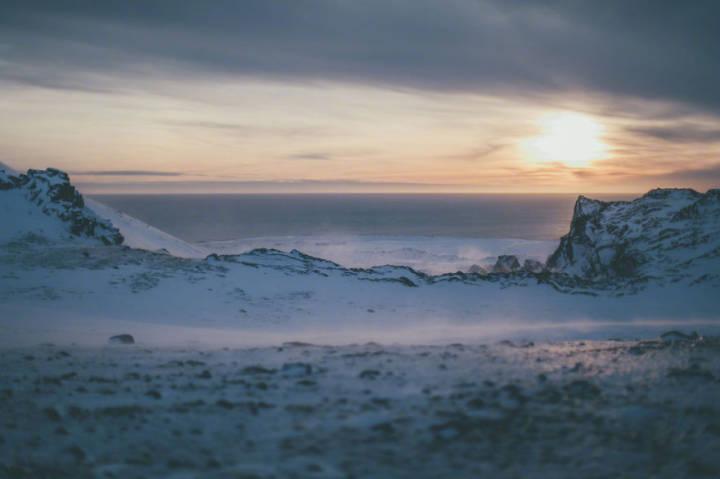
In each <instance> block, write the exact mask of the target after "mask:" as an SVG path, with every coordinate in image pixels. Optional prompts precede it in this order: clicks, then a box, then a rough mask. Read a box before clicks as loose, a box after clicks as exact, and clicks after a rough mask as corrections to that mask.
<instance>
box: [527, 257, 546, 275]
mask: <svg viewBox="0 0 720 479" xmlns="http://www.w3.org/2000/svg"><path fill="white" fill-rule="evenodd" d="M522 269H523V270H524V271H527V272H528V273H534V274H539V273H542V272H543V271H545V264H544V263H541V262H540V261H538V260H536V259H526V260H525V262H524V263H523V266H522Z"/></svg>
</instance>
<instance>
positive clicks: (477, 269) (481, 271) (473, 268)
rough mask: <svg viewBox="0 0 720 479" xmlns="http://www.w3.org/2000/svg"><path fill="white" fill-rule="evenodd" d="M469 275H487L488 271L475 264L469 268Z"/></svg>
mask: <svg viewBox="0 0 720 479" xmlns="http://www.w3.org/2000/svg"><path fill="white" fill-rule="evenodd" d="M468 273H470V274H487V273H488V272H487V270H486V269H485V268H483V267H482V266H480V265H479V264H474V265H472V266H470V268H468Z"/></svg>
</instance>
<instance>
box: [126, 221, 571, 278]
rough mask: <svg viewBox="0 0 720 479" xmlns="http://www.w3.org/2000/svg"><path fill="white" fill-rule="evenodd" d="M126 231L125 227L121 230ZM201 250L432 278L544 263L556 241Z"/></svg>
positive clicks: (331, 238)
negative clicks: (391, 269) (264, 253)
mask: <svg viewBox="0 0 720 479" xmlns="http://www.w3.org/2000/svg"><path fill="white" fill-rule="evenodd" d="M121 230H122V228H121ZM199 246H201V247H203V248H204V249H206V250H207V251H208V252H213V253H218V254H226V255H229V254H240V253H245V252H247V251H250V250H252V249H255V248H274V249H278V250H281V251H291V250H299V251H302V252H304V253H307V254H310V255H312V256H316V257H319V258H325V259H328V260H330V261H334V262H336V263H339V264H341V265H343V266H347V267H349V268H370V267H372V266H379V265H385V264H393V265H402V266H409V267H411V268H413V269H415V270H417V271H422V272H424V273H428V274H443V273H454V272H456V271H468V270H469V269H470V268H471V267H472V265H478V266H483V267H485V268H486V269H492V266H493V265H494V264H495V261H496V260H497V258H498V257H499V256H501V255H515V256H517V257H518V259H519V260H520V261H521V262H522V261H523V260H525V259H534V260H540V261H542V262H545V260H546V259H547V257H548V256H549V255H550V253H552V252H553V250H554V249H555V248H556V247H557V241H537V240H523V239H513V238H453V237H442V236H434V237H427V236H379V235H364V236H338V235H327V236H322V237H312V236H287V237H277V236H275V237H258V238H246V239H241V240H232V241H215V242H205V243H202V244H200V245H199Z"/></svg>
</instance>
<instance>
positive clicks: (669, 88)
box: [0, 0, 720, 113]
mask: <svg viewBox="0 0 720 479" xmlns="http://www.w3.org/2000/svg"><path fill="white" fill-rule="evenodd" d="M719 15H720V3H718V2H716V1H714V0H695V1H693V2H678V1H676V0H657V1H654V2H652V4H648V3H647V2H628V1H625V0H607V1H602V2H577V1H573V0H548V1H545V2H533V1H527V0H485V1H476V0H447V1H444V2H437V1H435V0H397V1H393V2H387V1H384V0H364V1H362V2H353V1H345V0H298V1H293V2H278V1H272V0H245V1H243V2H237V1H233V0H216V1H213V2H176V1H174V0H155V1H153V2H143V3H142V4H138V3H136V2H123V1H103V2H97V1H94V0H69V1H64V2H57V1H55V0H45V1H42V0H38V1H32V2H3V4H2V6H0V44H2V45H4V48H2V49H0V59H2V60H3V61H5V62H8V63H7V64H8V65H10V67H8V68H2V70H0V78H4V79H6V80H12V81H16V82H22V83H29V84H39V85H44V86H54V87H56V88H79V89H90V90H92V89H96V88H97V89H101V90H102V89H104V88H120V89H122V88H125V87H127V86H128V85H127V77H128V76H130V77H133V78H138V79H145V78H148V77H150V78H158V77H162V76H170V77H175V78H188V77H191V76H192V75H205V76H210V77H214V76H227V75H231V76H232V75H235V76H252V77H263V78H274V79H280V80H284V81H307V80H325V81H340V82H355V83H362V84H381V85H387V86H393V87H397V88H413V89H418V88H420V89H430V90H439V91H450V92H454V91H463V92H482V93H503V92H510V93H515V94H525V93H531V94H536V93H566V92H569V91H576V92H594V93H600V94H607V95H610V96H621V97H638V98H644V99H651V100H658V99H659V100H665V101H670V102H678V103H682V104H687V105H691V106H692V107H693V108H696V109H702V110H709V111H713V112H714V113H720V89H719V88H717V85H718V84H720V29H718V28H717V22H716V19H717V18H718V16H719ZM150 66H151V67H150Z"/></svg>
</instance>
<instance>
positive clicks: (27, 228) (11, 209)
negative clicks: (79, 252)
mask: <svg viewBox="0 0 720 479" xmlns="http://www.w3.org/2000/svg"><path fill="white" fill-rule="evenodd" d="M0 219H1V221H2V229H1V230H0V243H6V242H9V241H13V240H17V239H20V238H27V237H38V238H42V240H44V241H50V242H57V241H68V240H72V239H78V238H81V239H84V240H90V241H99V242H101V243H103V244H106V245H117V244H121V243H122V241H123V237H122V235H121V234H120V232H119V231H118V229H117V228H115V227H114V226H113V225H112V223H110V222H109V221H108V220H106V219H103V218H100V217H99V216H97V215H96V214H95V213H93V212H92V211H91V210H89V209H88V208H86V207H85V201H84V199H83V197H82V195H80V193H78V191H77V190H76V189H75V187H74V186H72V185H71V184H70V179H69V178H68V176H67V174H65V173H64V172H62V171H60V170H56V169H54V168H48V169H46V170H42V171H41V170H28V172H27V173H26V174H17V173H15V172H13V171H12V170H9V169H5V168H0Z"/></svg>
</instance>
